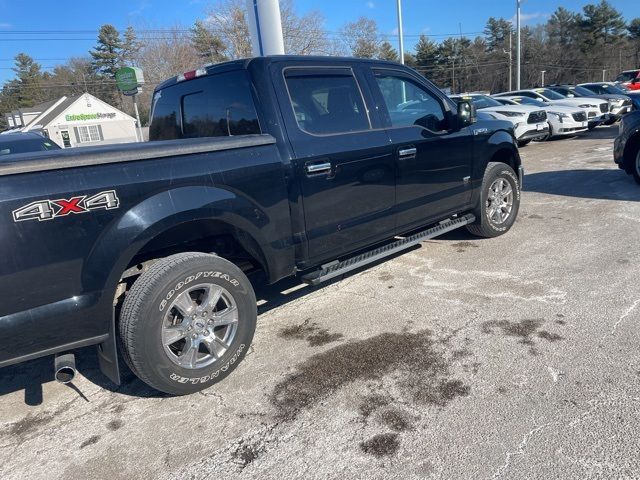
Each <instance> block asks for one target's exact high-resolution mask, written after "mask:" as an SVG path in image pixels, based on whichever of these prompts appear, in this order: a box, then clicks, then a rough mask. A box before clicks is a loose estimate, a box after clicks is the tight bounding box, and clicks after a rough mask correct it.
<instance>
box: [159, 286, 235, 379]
mask: <svg viewBox="0 0 640 480" xmlns="http://www.w3.org/2000/svg"><path fill="white" fill-rule="evenodd" d="M166 312H167V313H166V314H165V316H164V318H163V321H162V345H163V347H164V351H165V353H166V354H167V356H168V357H169V359H170V360H171V361H172V362H173V363H175V364H176V365H179V366H180V367H182V368H188V369H197V368H203V367H207V366H209V365H211V364H212V363H214V362H216V361H217V360H218V359H220V357H222V356H223V355H224V354H225V353H226V352H227V350H229V347H230V346H231V343H232V342H233V340H234V338H235V336H236V332H237V330H238V307H237V304H236V301H235V299H234V298H233V296H232V295H231V294H230V293H229V291H228V290H226V289H225V288H223V287H221V286H219V285H215V284H211V283H208V284H201V285H195V286H193V287H191V288H189V289H188V290H185V291H184V292H182V293H180V294H179V295H178V296H177V297H176V298H175V300H174V301H173V303H171V305H170V307H169V308H168V309H167V310H166Z"/></svg>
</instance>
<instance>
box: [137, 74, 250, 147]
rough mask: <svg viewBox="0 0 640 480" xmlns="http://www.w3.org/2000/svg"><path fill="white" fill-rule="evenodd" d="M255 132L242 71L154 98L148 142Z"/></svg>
mask: <svg viewBox="0 0 640 480" xmlns="http://www.w3.org/2000/svg"><path fill="white" fill-rule="evenodd" d="M259 133H261V130H260V125H259V122H258V115H257V113H256V108H255V104H254V102H253V97H252V96H251V85H250V83H249V78H248V76H247V73H246V72H245V71H244V70H238V71H234V72H226V73H220V74H214V75H207V76H205V77H202V78H197V79H194V80H188V81H185V82H182V83H178V84H176V85H172V86H170V87H167V88H164V89H162V90H159V91H157V92H156V93H155V95H154V99H153V113H152V118H151V126H150V128H149V138H150V140H173V139H178V138H194V137H224V136H232V135H250V134H259Z"/></svg>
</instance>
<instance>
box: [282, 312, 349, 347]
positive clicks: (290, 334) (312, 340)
mask: <svg viewBox="0 0 640 480" xmlns="http://www.w3.org/2000/svg"><path fill="white" fill-rule="evenodd" d="M310 320H311V319H307V320H305V321H304V322H303V323H302V324H301V325H294V326H292V327H286V328H283V329H282V330H280V338H285V339H288V340H291V339H295V340H306V341H307V342H308V343H309V346H310V347H320V346H322V345H326V344H328V343H332V342H337V341H338V340H340V339H341V338H342V334H341V333H330V332H329V330H327V329H326V328H321V327H319V326H318V325H317V324H315V323H309V322H310Z"/></svg>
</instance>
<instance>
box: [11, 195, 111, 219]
mask: <svg viewBox="0 0 640 480" xmlns="http://www.w3.org/2000/svg"><path fill="white" fill-rule="evenodd" d="M119 206H120V200H118V196H117V195H116V191H115V190H108V191H106V192H100V193H96V194H95V195H91V196H87V195H78V196H76V197H71V198H69V199H64V198H60V199H57V200H39V201H37V202H32V203H30V204H29V205H25V206H24V207H20V208H18V209H16V210H14V211H13V221H14V222H24V221H27V220H38V221H39V222H44V221H46V220H53V219H54V218H58V217H65V216H67V215H70V214H72V213H74V214H80V213H87V212H89V211H91V210H100V209H104V210H112V209H114V208H118V207H119Z"/></svg>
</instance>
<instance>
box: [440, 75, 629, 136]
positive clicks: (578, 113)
mask: <svg viewBox="0 0 640 480" xmlns="http://www.w3.org/2000/svg"><path fill="white" fill-rule="evenodd" d="M634 85H635V83H634ZM451 98H453V99H454V100H456V101H461V100H466V101H470V102H472V103H473V105H474V106H475V108H476V110H477V112H478V118H480V119H484V120H489V119H496V120H506V121H508V122H510V123H511V124H512V125H513V130H514V134H515V137H516V140H517V142H518V146H520V147H523V146H525V145H527V144H528V143H529V142H531V141H532V140H535V141H544V140H548V139H550V138H556V137H566V136H573V135H576V134H578V133H582V132H585V131H588V130H593V129H594V128H596V127H597V126H599V125H612V124H613V123H615V122H617V121H619V120H620V119H621V118H622V117H623V116H624V115H626V114H628V113H630V112H631V111H633V110H640V91H638V92H635V91H631V90H627V89H625V87H624V86H623V85H618V84H614V83H608V82H600V83H585V84H580V85H551V86H548V87H543V88H533V89H524V90H514V91H510V92H502V93H497V94H494V95H487V94H481V93H471V94H465V95H454V96H452V97H451Z"/></svg>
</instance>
